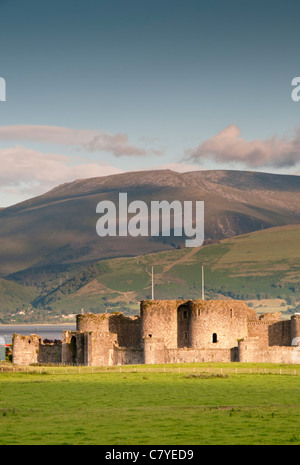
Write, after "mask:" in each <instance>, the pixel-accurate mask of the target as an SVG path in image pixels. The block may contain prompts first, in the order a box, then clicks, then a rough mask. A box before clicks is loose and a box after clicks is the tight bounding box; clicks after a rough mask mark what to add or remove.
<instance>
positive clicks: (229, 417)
mask: <svg viewBox="0 0 300 465" xmlns="http://www.w3.org/2000/svg"><path fill="white" fill-rule="evenodd" d="M0 444H2V445H18V444H22V445H23V444H26V445H27V444H28V445H60V444H70V445H81V444H82V445H88V444H91V445H198V444H199V445H218V444H226V445H227V444H228V445H240V444H241V445H242V444H247V445H254V444H258V445H273V444H274V445H285V444H292V445H298V444H300V365H293V366H286V365H285V366H283V365H262V364H260V365H257V364H256V365H251V364H218V365H214V364H193V365H176V366H166V367H156V366H151V367H147V366H140V367H139V366H137V367H132V366H130V367H129V366H127V367H114V368H112V369H108V368H106V370H105V369H104V368H103V369H99V370H97V368H96V367H95V368H94V369H93V370H92V369H91V367H81V368H80V369H79V368H78V367H68V368H63V367H51V368H50V367H30V369H29V370H28V372H26V371H17V372H11V371H3V372H0Z"/></svg>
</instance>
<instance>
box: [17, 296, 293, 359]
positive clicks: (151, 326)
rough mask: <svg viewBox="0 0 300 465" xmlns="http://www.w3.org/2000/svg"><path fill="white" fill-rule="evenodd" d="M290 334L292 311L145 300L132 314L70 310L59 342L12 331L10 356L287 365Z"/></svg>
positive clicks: (221, 303)
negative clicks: (69, 323)
mask: <svg viewBox="0 0 300 465" xmlns="http://www.w3.org/2000/svg"><path fill="white" fill-rule="evenodd" d="M298 337H299V338H300V314H295V315H293V316H292V317H291V320H281V314H280V313H275V314H272V313H266V314H263V315H261V316H260V317H258V315H257V314H256V312H255V311H254V310H253V309H251V308H249V307H247V305H246V304H245V303H244V302H241V301H231V300H210V301H203V300H188V301H186V300H146V301H142V302H141V306H140V315H139V316H136V317H126V316H124V315H123V314H121V313H113V314H109V313H107V314H91V313H89V314H85V315H84V314H80V315H77V329H76V331H64V332H63V339H62V342H61V343H59V342H55V343H50V344H49V343H46V342H43V341H42V340H41V338H40V337H39V336H37V335H31V336H29V337H26V336H22V335H17V334H15V335H14V338H13V362H14V363H15V364H20V365H28V364H32V363H62V364H67V365H88V366H93V365H94V366H96V365H124V364H143V363H147V364H148V363H150V364H153V363H159V364H161V363H187V362H190V363H191V362H213V361H218V362H230V361H240V362H274V363H275V362H278V363H295V357H294V354H295V346H292V340H293V339H295V338H298ZM299 362H300V361H299ZM296 363H297V361H296Z"/></svg>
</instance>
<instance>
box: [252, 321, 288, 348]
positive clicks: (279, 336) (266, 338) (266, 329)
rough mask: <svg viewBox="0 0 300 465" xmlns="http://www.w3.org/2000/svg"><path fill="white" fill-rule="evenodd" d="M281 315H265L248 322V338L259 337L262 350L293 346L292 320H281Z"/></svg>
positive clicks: (259, 345)
mask: <svg viewBox="0 0 300 465" xmlns="http://www.w3.org/2000/svg"><path fill="white" fill-rule="evenodd" d="M280 318H281V313H275V314H264V315H262V316H261V317H260V318H259V320H251V321H249V322H248V336H249V337H258V338H259V344H258V347H259V349H260V350H263V349H265V348H267V347H269V346H290V345H291V320H281V319H280Z"/></svg>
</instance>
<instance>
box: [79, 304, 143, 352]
mask: <svg viewBox="0 0 300 465" xmlns="http://www.w3.org/2000/svg"><path fill="white" fill-rule="evenodd" d="M76 324H77V331H90V332H97V333H102V334H104V333H113V334H115V335H116V344H118V345H119V347H136V348H139V347H140V346H141V319H140V317H139V316H137V317H130V316H129V317H127V316H125V315H123V314H122V313H119V312H117V313H100V314H97V315H95V314H93V313H87V314H80V315H77V319H76Z"/></svg>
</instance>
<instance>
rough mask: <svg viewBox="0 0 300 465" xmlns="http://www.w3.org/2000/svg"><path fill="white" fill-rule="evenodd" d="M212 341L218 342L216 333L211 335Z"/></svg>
mask: <svg viewBox="0 0 300 465" xmlns="http://www.w3.org/2000/svg"><path fill="white" fill-rule="evenodd" d="M212 341H213V343H215V342H218V338H217V333H213V335H212Z"/></svg>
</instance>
